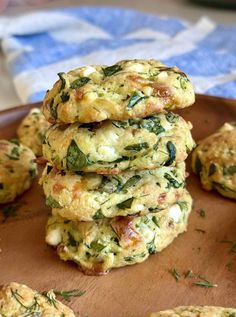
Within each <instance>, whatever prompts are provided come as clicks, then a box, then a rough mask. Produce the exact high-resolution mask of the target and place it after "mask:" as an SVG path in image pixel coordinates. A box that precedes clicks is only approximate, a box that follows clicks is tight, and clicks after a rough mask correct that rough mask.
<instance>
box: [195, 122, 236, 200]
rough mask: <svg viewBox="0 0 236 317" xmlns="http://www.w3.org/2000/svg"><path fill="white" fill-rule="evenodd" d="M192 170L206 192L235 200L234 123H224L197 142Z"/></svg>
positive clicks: (235, 137)
mask: <svg viewBox="0 0 236 317" xmlns="http://www.w3.org/2000/svg"><path fill="white" fill-rule="evenodd" d="M192 168H193V171H194V173H195V174H197V175H198V176H199V177H200V180H201V183H202V186H203V188H204V189H206V190H211V189H215V190H217V191H218V192H219V193H220V194H221V195H223V196H225V197H228V198H232V199H236V122H231V123H225V124H224V125H223V126H222V127H221V128H220V129H219V130H218V131H216V132H215V133H214V134H212V135H210V136H208V137H207V138H205V139H204V140H201V141H200V142H199V145H198V146H197V148H196V149H195V150H194V152H193V156H192Z"/></svg>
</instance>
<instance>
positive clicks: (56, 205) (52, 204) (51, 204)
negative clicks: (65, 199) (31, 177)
mask: <svg viewBox="0 0 236 317" xmlns="http://www.w3.org/2000/svg"><path fill="white" fill-rule="evenodd" d="M45 204H46V206H47V207H51V208H58V209H61V208H63V207H62V206H61V205H60V204H59V202H58V201H57V200H56V199H54V198H53V197H52V196H51V195H49V196H48V197H47V198H46V202H45Z"/></svg>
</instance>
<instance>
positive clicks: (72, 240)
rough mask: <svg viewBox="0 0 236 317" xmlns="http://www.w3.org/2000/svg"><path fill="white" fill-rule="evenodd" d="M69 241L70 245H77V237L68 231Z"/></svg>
mask: <svg viewBox="0 0 236 317" xmlns="http://www.w3.org/2000/svg"><path fill="white" fill-rule="evenodd" d="M68 242H69V245H70V246H72V247H76V246H77V242H76V240H75V238H74V237H73V235H72V234H71V233H70V232H68Z"/></svg>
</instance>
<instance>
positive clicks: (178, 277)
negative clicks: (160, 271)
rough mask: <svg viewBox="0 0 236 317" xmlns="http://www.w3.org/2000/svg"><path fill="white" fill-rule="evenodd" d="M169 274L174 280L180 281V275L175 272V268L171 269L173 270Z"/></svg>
mask: <svg viewBox="0 0 236 317" xmlns="http://www.w3.org/2000/svg"><path fill="white" fill-rule="evenodd" d="M170 273H171V274H172V275H173V276H174V278H175V280H176V281H177V282H178V281H179V279H180V274H179V272H178V271H177V270H176V268H175V267H173V268H172V269H171V270H170Z"/></svg>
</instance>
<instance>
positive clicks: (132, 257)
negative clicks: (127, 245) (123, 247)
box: [124, 256, 134, 262]
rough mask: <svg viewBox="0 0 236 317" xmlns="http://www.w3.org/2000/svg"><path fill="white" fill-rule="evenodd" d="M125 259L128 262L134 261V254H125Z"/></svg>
mask: <svg viewBox="0 0 236 317" xmlns="http://www.w3.org/2000/svg"><path fill="white" fill-rule="evenodd" d="M124 260H125V261H126V262H132V261H134V256H125V257H124Z"/></svg>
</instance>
